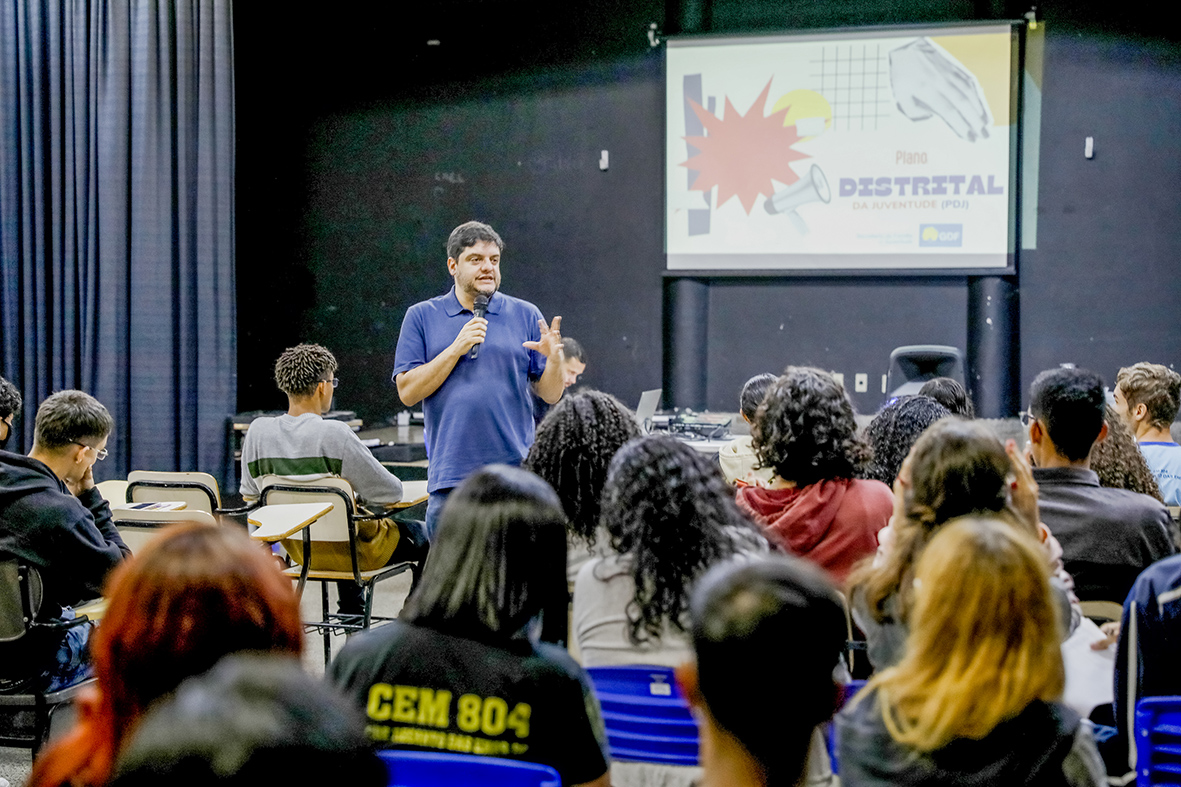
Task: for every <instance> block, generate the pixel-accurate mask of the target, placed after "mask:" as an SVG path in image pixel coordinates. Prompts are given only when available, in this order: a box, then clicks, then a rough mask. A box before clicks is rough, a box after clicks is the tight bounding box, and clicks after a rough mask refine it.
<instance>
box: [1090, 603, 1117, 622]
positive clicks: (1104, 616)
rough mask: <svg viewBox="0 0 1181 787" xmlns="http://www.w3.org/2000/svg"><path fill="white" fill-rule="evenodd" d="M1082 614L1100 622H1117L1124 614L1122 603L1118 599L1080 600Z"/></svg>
mask: <svg viewBox="0 0 1181 787" xmlns="http://www.w3.org/2000/svg"><path fill="white" fill-rule="evenodd" d="M1079 609H1081V610H1082V613H1083V616H1084V617H1088V618H1091V619H1092V620H1098V621H1100V622H1107V621H1114V622H1115V623H1119V622H1120V619H1121V618H1122V617H1123V616H1124V605H1123V604H1121V603H1119V602H1118V601H1080V602H1079Z"/></svg>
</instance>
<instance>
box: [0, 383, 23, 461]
mask: <svg viewBox="0 0 1181 787" xmlns="http://www.w3.org/2000/svg"><path fill="white" fill-rule="evenodd" d="M20 411H21V394H20V391H18V390H16V386H15V385H13V384H12V383H10V382H8V381H7V380H5V379H4V378H3V377H0V449H2V448H6V447H7V446H8V438H9V437H11V436H12V428H13V427H12V422H13V421H14V420H16V417H17V416H18V415H20Z"/></svg>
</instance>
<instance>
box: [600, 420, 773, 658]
mask: <svg viewBox="0 0 1181 787" xmlns="http://www.w3.org/2000/svg"><path fill="white" fill-rule="evenodd" d="M603 525H604V527H606V529H607V532H608V533H610V534H611V546H612V548H613V549H615V551H616V552H618V553H619V554H621V555H623V556H624V560H625V561H627V564H629V565H630V568H631V572H632V577H633V579H634V580H635V586H636V594H635V598H634V599H633V601H632V603H630V604H629V605H628V619H629V621H630V623H631V631H630V637H631V640H632V642H634V643H636V644H639V643H641V642H643V641H645V640H647V639H649V638H650V637H659V636H660V633H661V631H663V629H664V624H665V622H666V621H667V622H668V623H669V624H670V625H671V626H672V627H673V628H675V629H677V630H679V631H685V630H686V628H685V627H686V621H683V620H682V615H683V613H685V611H686V610H687V609H688V606H689V598H688V597H689V586H690V584H692V582H693V581H694V580H695V579H696V578H697V577H698V576H700V575H701V574H702V573H703V572H704V571H705V570H706V569H707V568H709V567H710V566H712V565H713V564H714V563H717V562H718V561H720V560H723V559H725V558H727V557H730V556H731V555H733V554H735V553H736V552H739V551H742V550H743V549H746V550H751V549H758V548H765V541H764V540H763V537H762V536H761V535H760V534H759V532H758V530H757V529H756V528H755V526H754V525H753V524H751V523H750V521H749V520H747V519H746V517H745V516H743V514H742V513H741V512H740V511H739V510H738V506H736V505H735V503H734V496H733V492H732V491H731V489H730V487H729V486H728V485H727V484H726V481H725V479H724V478H723V477H722V474H721V471H720V470H719V469H718V467H717V465H716V464H715V463H714V462H711V461H710V460H708V459H706V458H704V457H703V456H702V455H701V454H700V453H698V452H697V451H696V450H694V449H693V448H690V447H689V446H687V445H685V444H684V443H682V442H680V441H678V440H675V439H673V438H671V437H644V438H640V439H639V440H633V441H632V442H630V443H628V444H627V445H625V446H624V447H623V448H622V449H620V451H619V453H618V454H616V455H615V460H614V461H613V462H612V463H611V470H610V473H609V474H608V477H607V485H606V486H605V487H604V489H603Z"/></svg>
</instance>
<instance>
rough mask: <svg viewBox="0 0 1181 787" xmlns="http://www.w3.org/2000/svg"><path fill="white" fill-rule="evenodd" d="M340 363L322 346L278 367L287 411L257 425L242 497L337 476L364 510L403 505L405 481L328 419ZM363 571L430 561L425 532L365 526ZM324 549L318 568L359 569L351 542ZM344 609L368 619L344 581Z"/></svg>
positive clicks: (294, 548)
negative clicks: (265, 482)
mask: <svg viewBox="0 0 1181 787" xmlns="http://www.w3.org/2000/svg"><path fill="white" fill-rule="evenodd" d="M336 369H337V365H336V358H335V357H334V356H333V355H332V353H331V352H329V351H328V350H327V349H326V348H324V347H321V346H320V345H318V344H301V345H298V346H296V347H291V348H289V349H287V350H286V351H284V352H283V354H282V355H281V356H279V360H278V362H277V363H276V364H275V383H276V384H277V385H278V386H279V390H281V391H282V392H283V393H285V394H287V402H288V407H287V412H286V414H284V415H280V416H278V417H275V418H258V419H256V420H255V421H254V422H253V423H251V424H250V429H249V431H247V432H246V441H245V443H244V444H243V446H242V490H241V491H242V497H243V498H244V499H245V500H246V501H247V502H253V501H255V500H257V499H258V496H259V487H258V479H259V478H261V477H263V476H265V475H274V476H279V477H280V478H282V479H285V480H291V481H315V480H318V479H321V478H327V477H330V476H335V477H339V478H343V479H344V480H346V481H348V482H349V483H350V484H351V485H352V487H353V491H354V492H356V494H357V502H358V505H366V506H369V507H371V508H373V509H375V510H380V509H381V508H385V507H387V506H390V505H393V504H394V503H397V502H399V501H400V500H401V499H402V482H401V481H399V480H398V478H397V477H396V476H395V475H393V474H392V473H390V472H389V471H388V470H386V468H385V467H383V466H382V464H381V463H380V462H378V461H377V459H376V458H375V457H374V456H373V454H372V453H371V452H370V451H369V449H368V448H366V447H365V446H364V445H363V444H362V443H361V440H360V438H358V437H357V435H356V434H354V433H353V430H352V429H350V428H349V427H348V426H347V425H346V424H344V423H342V422H341V421H329V420H326V419H324V417H323V414H324V413H326V412H328V410H329V409H330V408H331V407H332V395H333V392H334V391H335V389H336V386H337V385H338V384H339V381H338V380H337V379H336V377H335V375H336ZM357 537H358V539H359V542H360V543H359V544H358V557H359V558H360V566H359V568H360V569H361V570H362V571H372V570H373V569H377V568H381V567H382V566H385V565H388V564H390V563H393V562H399V561H403V560H420V559H422V558H423V557H425V555H426V550H427V539H426V534H425V532H422V531H421V530H420V529H417V528H415V527H414V525H413V523H407V522H396V521H394V520H393V519H379V520H366V521H362V522H359V523H358V528H357ZM284 546H286V547H287V549H288V550H289V551H290V553H291V556H292V558H293V559H294V560H296V562H300V563H302V561H303V550H302V546H303V544H302V542H300V541H299V540H298V539H292V540H290V541H289V542H287V543H285V544H284ZM333 546H337V545H333V544H321V545H317V547H316V550H315V552H314V554H313V562H314V565H313V566H312V568H315V569H320V570H332V571H352V561H351V559H350V558H349V553H348V544H344V543H342V544H340V545H339V548H338V549H336V550H333V549H332V547H333ZM338 591H339V593H340V604H339V611H340V612H341V613H342V614H358V615H359V614H361V611H362V609H361V606H362V601H361V595H360V589H359V588H356V587H355V586H354V585H353V584H352V583H344V582H342V583H338Z"/></svg>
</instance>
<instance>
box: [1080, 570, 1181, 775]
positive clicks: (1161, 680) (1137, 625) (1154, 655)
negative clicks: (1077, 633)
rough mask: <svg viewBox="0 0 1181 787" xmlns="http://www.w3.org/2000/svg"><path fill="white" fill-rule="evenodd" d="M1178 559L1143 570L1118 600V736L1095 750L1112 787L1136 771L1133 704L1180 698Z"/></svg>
mask: <svg viewBox="0 0 1181 787" xmlns="http://www.w3.org/2000/svg"><path fill="white" fill-rule="evenodd" d="M1178 664H1181V556H1173V557H1170V558H1165V559H1164V560H1161V561H1158V562H1156V563H1153V564H1152V565H1151V566H1149V567H1148V568H1146V569H1144V573H1142V574H1141V575H1140V576H1139V577H1137V578H1136V582H1135V584H1133V585H1132V591H1131V592H1130V593H1129V594H1128V598H1127V601H1125V602H1124V614H1123V617H1122V618H1121V619H1120V623H1119V647H1118V649H1117V651H1116V658H1115V703H1114V704H1115V724H1116V729H1117V730H1118V734H1116V735H1113V736H1112V737H1110V738H1107V739H1106V740H1104V741H1102V742H1101V743H1100V744H1099V750H1100V752H1102V754H1103V759H1104V760H1105V761H1106V762H1107V772H1108V774H1109V775H1110V776H1111V777H1113V779H1112V783H1113V784H1132V783H1134V782H1135V781H1136V768H1135V764H1134V762H1133V759H1134V758H1132V757H1130V756H1129V755H1131V754H1132V753H1134V752H1135V749H1136V743H1135V740H1134V739H1133V738H1132V731H1133V729H1134V727H1135V713H1136V703H1137V702H1138V701H1139V700H1140V698H1141V697H1164V696H1176V695H1178V694H1181V673H1178V671H1177V665H1178Z"/></svg>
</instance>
